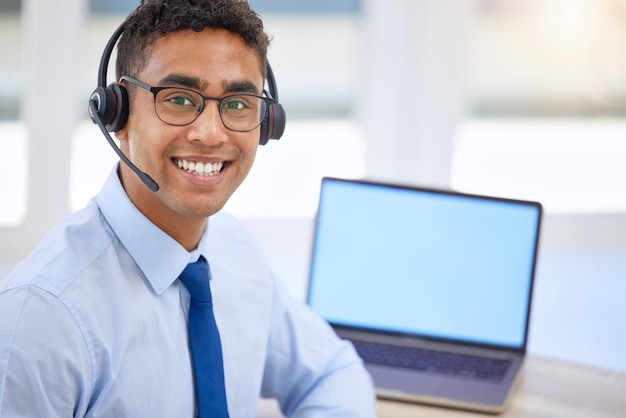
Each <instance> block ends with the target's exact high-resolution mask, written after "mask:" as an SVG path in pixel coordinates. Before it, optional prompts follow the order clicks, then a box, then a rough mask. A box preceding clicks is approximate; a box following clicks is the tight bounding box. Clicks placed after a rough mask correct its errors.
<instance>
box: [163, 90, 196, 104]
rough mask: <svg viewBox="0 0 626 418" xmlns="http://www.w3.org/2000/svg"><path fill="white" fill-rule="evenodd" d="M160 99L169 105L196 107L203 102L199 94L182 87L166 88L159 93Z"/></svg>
mask: <svg viewBox="0 0 626 418" xmlns="http://www.w3.org/2000/svg"><path fill="white" fill-rule="evenodd" d="M159 100H160V101H161V102H162V103H163V105H164V106H168V107H181V108H182V107H188V108H196V107H197V106H199V104H200V103H201V102H202V99H201V98H200V96H199V95H198V94H194V92H192V91H188V90H180V89H166V90H162V91H161V92H160V94H159Z"/></svg>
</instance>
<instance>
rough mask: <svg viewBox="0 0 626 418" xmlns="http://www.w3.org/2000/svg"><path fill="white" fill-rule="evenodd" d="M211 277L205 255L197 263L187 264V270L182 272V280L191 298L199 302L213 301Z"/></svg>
mask: <svg viewBox="0 0 626 418" xmlns="http://www.w3.org/2000/svg"><path fill="white" fill-rule="evenodd" d="M210 278H211V271H210V270H209V263H207V261H206V259H205V258H204V257H203V256H200V259H199V260H198V261H196V262H195V263H189V264H187V267H185V270H183V272H182V273H181V274H180V280H181V281H182V282H183V284H184V285H185V287H186V288H187V290H188V291H189V294H190V295H191V298H192V299H193V300H195V301H197V302H209V303H211V288H210V287H209V279H210Z"/></svg>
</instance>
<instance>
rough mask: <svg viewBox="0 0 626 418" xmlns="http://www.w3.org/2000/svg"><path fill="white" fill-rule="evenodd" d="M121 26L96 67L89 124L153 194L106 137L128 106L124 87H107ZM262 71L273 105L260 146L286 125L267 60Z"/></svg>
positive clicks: (145, 178)
mask: <svg viewBox="0 0 626 418" xmlns="http://www.w3.org/2000/svg"><path fill="white" fill-rule="evenodd" d="M124 27H125V23H122V24H121V25H120V26H119V27H118V28H117V29H116V30H115V32H113V35H111V38H110V39H109V41H108V42H107V44H106V46H105V48H104V51H103V53H102V57H101V59H100V67H99V68H98V86H97V87H96V89H95V90H94V91H93V93H91V96H90V97H89V117H90V118H91V120H92V121H93V123H95V124H96V125H98V127H99V128H100V130H101V131H102V133H103V134H104V137H105V138H106V140H107V141H108V142H109V145H111V147H113V150H114V151H115V152H116V153H117V155H118V156H119V157H120V159H121V160H122V161H123V162H124V163H125V164H126V165H128V166H129V167H130V169H131V170H133V171H134V172H135V174H137V176H139V178H140V179H141V181H142V182H143V183H144V184H145V185H146V186H148V188H149V189H150V190H152V191H153V192H156V191H157V190H159V185H158V184H157V183H156V182H155V181H154V180H153V179H152V178H151V177H150V176H149V175H147V174H146V173H144V172H143V171H141V170H139V168H138V167H137V166H136V165H135V164H133V163H132V161H130V160H129V159H128V157H126V155H124V153H123V152H122V150H121V149H119V147H118V146H117V144H116V143H115V141H113V138H112V137H111V135H110V134H109V132H117V131H119V130H120V129H122V128H123V127H124V125H126V121H127V119H128V111H129V104H128V91H127V90H126V87H124V86H123V85H121V84H119V83H112V84H109V85H108V86H107V69H108V66H109V60H110V58H111V54H112V53H113V49H114V48H115V45H116V44H117V41H118V39H119V38H120V37H121V36H122V33H123V32H124ZM266 72H267V74H266V80H265V82H266V83H267V86H268V89H269V90H264V91H263V93H264V94H265V96H267V97H268V98H270V99H272V100H273V103H272V104H271V105H270V106H268V108H267V111H266V112H265V115H264V116H263V120H262V122H261V135H260V138H259V144H260V145H265V144H267V143H268V142H269V140H270V139H280V137H281V136H282V135H283V132H284V131H285V124H286V117H285V110H284V109H283V106H282V105H281V104H280V103H279V102H278V89H277V88H276V79H275V78H274V72H273V71H272V67H271V66H270V63H269V61H268V62H267V70H266Z"/></svg>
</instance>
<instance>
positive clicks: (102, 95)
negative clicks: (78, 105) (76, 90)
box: [90, 84, 128, 132]
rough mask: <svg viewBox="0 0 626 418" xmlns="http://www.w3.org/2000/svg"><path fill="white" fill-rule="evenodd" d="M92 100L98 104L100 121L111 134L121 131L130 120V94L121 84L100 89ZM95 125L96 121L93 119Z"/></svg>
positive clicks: (97, 89)
mask: <svg viewBox="0 0 626 418" xmlns="http://www.w3.org/2000/svg"><path fill="white" fill-rule="evenodd" d="M90 100H91V101H92V102H94V103H95V104H96V109H97V111H98V116H100V121H101V122H102V123H103V124H104V126H105V128H106V130H107V131H109V132H116V131H119V130H120V129H122V128H123V127H124V125H126V120H127V119H128V92H127V91H126V88H125V87H124V86H122V85H119V84H111V85H109V86H108V87H102V86H100V87H98V88H96V89H95V90H94V92H93V93H92V94H91V98H90ZM91 119H92V120H93V121H94V123H95V122H96V121H95V119H94V118H93V116H92V118H91Z"/></svg>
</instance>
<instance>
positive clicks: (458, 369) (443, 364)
mask: <svg viewBox="0 0 626 418" xmlns="http://www.w3.org/2000/svg"><path fill="white" fill-rule="evenodd" d="M350 341H352V343H353V344H354V347H355V348H356V350H357V352H358V353H359V355H360V356H361V358H363V360H364V361H366V362H369V363H374V364H381V365H386V366H395V367H400V368H409V369H415V370H421V371H427V372H433V373H443V374H448V375H455V376H459V377H464V378H470V379H476V380H482V381H488V382H494V383H497V382H500V381H501V380H502V379H503V378H504V376H505V375H506V372H507V370H508V369H509V367H510V366H511V364H512V363H513V362H512V361H511V360H507V359H496V358H489V357H483V356H475V355H469V354H458V353H450V352H445V351H437V350H432V349H424V348H417V347H404V346H397V345H388V344H381V343H375V342H370V341H359V340H350Z"/></svg>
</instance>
